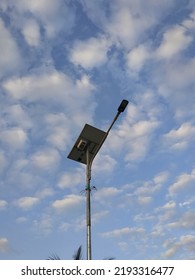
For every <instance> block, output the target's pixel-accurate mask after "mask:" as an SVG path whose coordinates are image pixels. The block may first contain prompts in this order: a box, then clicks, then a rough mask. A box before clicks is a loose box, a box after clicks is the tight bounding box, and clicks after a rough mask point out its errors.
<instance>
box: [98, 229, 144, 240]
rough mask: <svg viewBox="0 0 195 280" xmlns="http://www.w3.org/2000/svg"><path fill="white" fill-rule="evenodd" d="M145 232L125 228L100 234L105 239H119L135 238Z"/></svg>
mask: <svg viewBox="0 0 195 280" xmlns="http://www.w3.org/2000/svg"><path fill="white" fill-rule="evenodd" d="M144 233H145V230H144V229H143V228H130V227H125V228H121V229H115V230H113V231H109V232H104V233H101V236H102V237H106V238H121V237H129V238H131V237H135V236H137V235H143V234H144Z"/></svg>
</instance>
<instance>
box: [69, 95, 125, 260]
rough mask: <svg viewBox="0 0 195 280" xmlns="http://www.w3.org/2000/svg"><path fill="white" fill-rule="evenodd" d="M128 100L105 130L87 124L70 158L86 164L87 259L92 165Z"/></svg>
mask: <svg viewBox="0 0 195 280" xmlns="http://www.w3.org/2000/svg"><path fill="white" fill-rule="evenodd" d="M128 103H129V102H128V101H127V100H125V99H124V100H123V101H122V102H121V104H120V105H119V107H118V112H117V114H116V116H115V117H114V119H113V121H112V123H111V125H110V127H109V128H108V130H107V131H106V132H105V131H103V130H100V129H98V128H96V127H93V126H91V125H89V124H85V126H84V128H83V130H82V131H81V134H80V135H79V137H78V139H77V140H76V142H75V144H74V146H73V148H72V150H71V151H70V153H69V155H68V158H69V159H72V160H75V161H77V162H80V163H83V164H86V226H87V260H91V186H90V181H91V167H92V163H93V160H94V158H95V156H96V155H97V153H98V152H99V150H100V148H101V147H102V145H103V143H104V142H105V140H106V138H107V136H108V134H109V132H110V130H111V128H112V127H113V125H114V123H115V122H116V120H117V119H118V117H119V115H120V113H122V112H124V110H125V108H126V107H127V105H128Z"/></svg>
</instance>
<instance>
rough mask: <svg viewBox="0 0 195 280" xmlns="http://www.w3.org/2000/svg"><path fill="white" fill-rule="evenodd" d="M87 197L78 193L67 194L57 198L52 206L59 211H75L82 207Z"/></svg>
mask: <svg viewBox="0 0 195 280" xmlns="http://www.w3.org/2000/svg"><path fill="white" fill-rule="evenodd" d="M84 200H85V198H84V197H82V196H78V195H73V194H70V195H67V196H65V197H64V198H63V199H58V200H55V201H54V202H53V203H52V207H53V208H54V209H55V210H57V211H59V212H64V211H65V212H67V211H70V210H71V211H74V210H76V209H78V208H80V207H81V205H82V204H83V202H84Z"/></svg>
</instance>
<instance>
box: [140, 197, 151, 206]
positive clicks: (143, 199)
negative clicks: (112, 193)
mask: <svg viewBox="0 0 195 280" xmlns="http://www.w3.org/2000/svg"><path fill="white" fill-rule="evenodd" d="M152 201H153V198H152V197H151V196H139V197H138V203H139V204H140V205H141V206H144V205H148V204H150V203H151V202H152Z"/></svg>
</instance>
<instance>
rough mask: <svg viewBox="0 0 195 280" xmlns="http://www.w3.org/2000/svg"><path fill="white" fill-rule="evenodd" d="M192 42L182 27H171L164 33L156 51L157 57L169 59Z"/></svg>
mask: <svg viewBox="0 0 195 280" xmlns="http://www.w3.org/2000/svg"><path fill="white" fill-rule="evenodd" d="M192 40H193V39H192V37H191V36H189V35H188V34H186V29H185V28H184V27H182V26H179V25H176V26H174V27H171V28H170V29H169V30H167V31H166V32H165V33H164V35H163V40H162V43H161V45H160V47H159V48H158V49H157V55H158V56H159V57H162V58H165V59H170V58H172V57H173V56H174V55H177V54H179V53H180V52H181V51H183V50H185V49H186V48H187V47H188V46H189V44H190V43H191V42H192Z"/></svg>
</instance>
